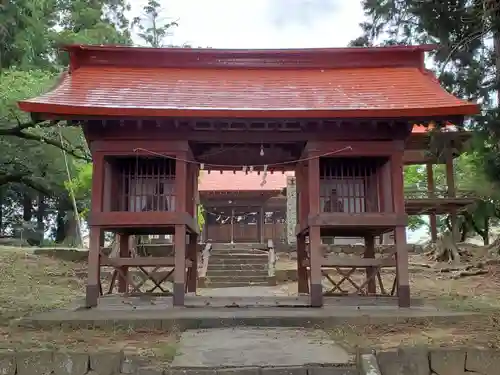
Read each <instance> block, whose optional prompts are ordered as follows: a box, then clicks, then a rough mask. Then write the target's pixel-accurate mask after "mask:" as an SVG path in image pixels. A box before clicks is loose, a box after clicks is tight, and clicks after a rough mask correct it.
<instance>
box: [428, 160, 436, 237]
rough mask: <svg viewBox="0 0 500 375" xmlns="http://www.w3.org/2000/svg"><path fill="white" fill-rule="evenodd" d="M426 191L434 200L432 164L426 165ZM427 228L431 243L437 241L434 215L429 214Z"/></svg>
mask: <svg viewBox="0 0 500 375" xmlns="http://www.w3.org/2000/svg"><path fill="white" fill-rule="evenodd" d="M426 170H427V191H428V192H429V198H435V196H436V194H435V187H434V171H433V169H432V163H427V165H426ZM429 226H430V232H431V240H432V242H436V241H437V218H436V214H435V213H431V214H429Z"/></svg>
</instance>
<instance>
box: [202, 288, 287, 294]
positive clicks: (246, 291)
mask: <svg viewBox="0 0 500 375" xmlns="http://www.w3.org/2000/svg"><path fill="white" fill-rule="evenodd" d="M198 294H199V295H200V296H206V297H273V296H289V295H290V293H289V291H288V289H287V288H286V286H285V287H280V286H251V287H227V288H217V289H210V288H207V289H199V291H198Z"/></svg>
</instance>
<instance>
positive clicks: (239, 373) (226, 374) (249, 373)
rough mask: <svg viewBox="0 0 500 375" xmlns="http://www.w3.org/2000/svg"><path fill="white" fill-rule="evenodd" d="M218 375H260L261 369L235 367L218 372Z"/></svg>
mask: <svg viewBox="0 0 500 375" xmlns="http://www.w3.org/2000/svg"><path fill="white" fill-rule="evenodd" d="M217 375H260V368H259V367H233V368H221V369H218V370H217Z"/></svg>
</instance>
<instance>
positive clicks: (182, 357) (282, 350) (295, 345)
mask: <svg viewBox="0 0 500 375" xmlns="http://www.w3.org/2000/svg"><path fill="white" fill-rule="evenodd" d="M351 359H352V358H351V356H350V355H349V354H348V353H347V351H345V350H344V349H343V348H342V347H340V346H339V345H336V344H335V343H334V342H333V341H332V340H331V339H330V338H329V337H328V336H327V335H326V334H325V333H324V332H323V331H320V330H306V329H289V328H275V327H270V328H221V329H207V330H188V331H186V332H184V333H183V334H182V336H181V340H180V344H179V355H178V356H176V357H175V358H174V361H173V363H172V366H173V367H220V366H227V367H251V366H303V365H307V364H311V363H316V364H318V363H320V364H347V363H349V362H350V361H351Z"/></svg>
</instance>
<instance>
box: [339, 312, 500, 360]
mask: <svg viewBox="0 0 500 375" xmlns="http://www.w3.org/2000/svg"><path fill="white" fill-rule="evenodd" d="M329 334H330V336H331V337H332V338H333V339H334V340H335V341H336V342H338V343H339V344H341V345H342V346H344V347H346V349H348V350H351V351H355V350H356V349H358V348H367V349H391V348H397V347H399V346H428V347H460V346H467V347H481V348H495V349H498V348H500V314H499V313H498V312H497V313H494V314H485V315H479V316H471V317H470V318H469V319H467V320H465V321H461V322H459V323H457V322H452V323H446V322H439V323H435V322H431V321H427V322H421V323H418V324H411V323H408V322H406V323H395V324H390V325H366V326H362V327H361V326H351V325H346V326H342V327H336V328H335V329H332V330H330V331H329Z"/></svg>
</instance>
